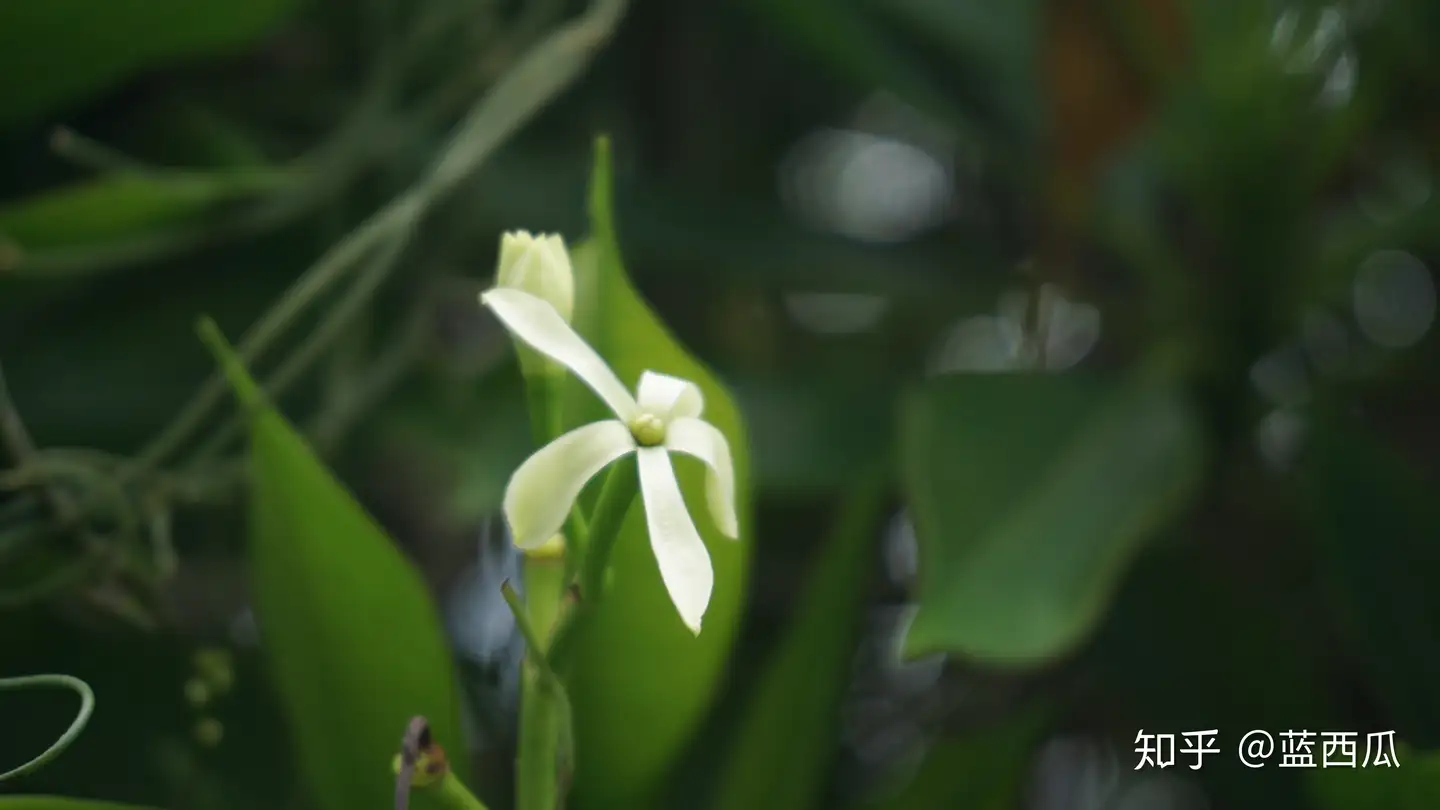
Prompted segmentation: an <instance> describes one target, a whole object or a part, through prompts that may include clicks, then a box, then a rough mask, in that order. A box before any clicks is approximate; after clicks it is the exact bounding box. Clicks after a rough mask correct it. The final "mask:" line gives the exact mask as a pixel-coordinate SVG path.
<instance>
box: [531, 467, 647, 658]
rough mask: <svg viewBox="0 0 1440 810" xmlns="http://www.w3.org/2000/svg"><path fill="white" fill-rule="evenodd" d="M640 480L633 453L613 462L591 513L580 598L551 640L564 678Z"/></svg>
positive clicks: (551, 646)
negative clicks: (577, 636) (578, 634)
mask: <svg viewBox="0 0 1440 810" xmlns="http://www.w3.org/2000/svg"><path fill="white" fill-rule="evenodd" d="M639 490H640V479H639V476H638V471H637V469H636V466H635V456H634V454H630V455H627V456H625V457H623V458H621V459H620V460H618V461H616V462H615V463H614V464H612V465H610V472H609V474H608V475H607V476H606V478H605V484H604V486H603V487H602V488H601V490H600V498H599V499H598V500H597V501H596V502H595V511H594V512H592V513H591V515H590V530H589V538H588V540H587V546H588V547H587V548H586V553H585V559H584V561H583V562H582V563H581V568H580V599H579V601H577V602H576V603H575V604H574V605H573V606H572V608H571V609H570V610H569V611H568V612H566V613H565V615H563V616H561V618H560V623H559V624H558V625H557V626H556V628H555V635H554V637H553V638H552V640H551V642H550V666H551V667H553V668H554V670H555V671H556V672H558V673H559V674H560V676H561V677H564V676H565V675H566V673H567V672H568V667H569V664H570V656H571V655H573V654H574V647H575V636H576V634H577V631H578V629H579V627H580V625H582V624H583V623H584V622H585V621H586V620H587V618H588V617H589V616H590V615H591V614H592V613H593V612H594V609H595V606H596V604H597V603H598V602H599V601H600V597H601V595H602V594H603V592H604V590H605V572H606V571H607V570H608V569H609V567H610V553H611V551H612V550H613V549H614V548H615V541H616V540H617V539H618V538H619V536H620V528H621V527H622V526H624V525H625V515H626V514H627V513H629V511H630V506H631V505H632V504H634V502H635V495H636V493H638V492H639Z"/></svg>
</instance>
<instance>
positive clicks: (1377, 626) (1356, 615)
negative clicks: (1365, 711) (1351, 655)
mask: <svg viewBox="0 0 1440 810" xmlns="http://www.w3.org/2000/svg"><path fill="white" fill-rule="evenodd" d="M1305 481H1306V484H1307V487H1308V490H1309V497H1310V502H1311V508H1312V514H1313V516H1314V519H1315V530H1316V532H1317V534H1318V538H1319V540H1320V544H1319V548H1318V553H1319V558H1320V563H1321V566H1322V570H1323V571H1324V572H1325V574H1326V575H1327V578H1328V584H1329V586H1330V589H1331V593H1332V594H1333V595H1334V599H1335V603H1336V607H1337V608H1338V610H1339V611H1340V612H1341V614H1342V619H1343V620H1344V623H1345V625H1346V629H1347V630H1348V631H1349V634H1350V636H1351V637H1352V639H1353V641H1354V643H1355V644H1356V645H1357V646H1358V647H1359V651H1360V652H1361V653H1362V659H1363V660H1364V661H1365V662H1366V664H1368V666H1369V669H1370V672H1369V674H1370V676H1371V678H1372V679H1373V682H1374V684H1375V686H1376V687H1377V688H1378V693H1379V695H1378V696H1379V697H1380V698H1381V700H1382V701H1383V702H1384V703H1385V704H1386V708H1387V709H1389V711H1390V716H1391V717H1392V718H1393V719H1394V722H1396V723H1399V724H1400V725H1399V730H1400V733H1401V735H1402V736H1404V737H1406V738H1407V739H1409V740H1411V741H1412V742H1414V743H1416V744H1417V745H1422V746H1427V747H1429V746H1433V745H1436V744H1437V742H1440V650H1437V649H1436V647H1435V639H1436V638H1437V637H1440V594H1437V593H1436V590H1435V571H1436V570H1440V545H1437V543H1436V540H1437V538H1440V501H1437V500H1436V498H1435V493H1436V492H1440V486H1437V484H1436V482H1434V481H1432V480H1427V479H1426V478H1425V477H1424V476H1422V475H1421V473H1420V472H1419V471H1418V470H1415V469H1413V468H1412V466H1411V465H1410V464H1409V462H1408V461H1407V460H1406V459H1405V458H1404V457H1403V456H1401V455H1400V454H1399V453H1397V452H1395V451H1394V450H1392V449H1390V448H1388V447H1386V446H1384V445H1382V444H1380V443H1379V442H1377V441H1376V440H1374V439H1373V438H1372V437H1371V436H1369V435H1367V434H1366V433H1363V432H1361V431H1360V430H1358V429H1357V428H1355V427H1354V426H1351V425H1347V424H1345V423H1343V422H1339V421H1337V420H1334V419H1332V418H1329V417H1324V416H1322V417H1321V418H1319V419H1317V420H1316V423H1315V425H1314V428H1313V433H1312V437H1311V444H1310V449H1309V455H1308V458H1307V459H1306V466H1305Z"/></svg>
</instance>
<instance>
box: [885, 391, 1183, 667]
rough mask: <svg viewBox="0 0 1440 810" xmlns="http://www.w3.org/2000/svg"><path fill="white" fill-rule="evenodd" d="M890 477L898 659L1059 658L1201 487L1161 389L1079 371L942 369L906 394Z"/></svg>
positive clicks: (1179, 412)
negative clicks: (904, 514)
mask: <svg viewBox="0 0 1440 810" xmlns="http://www.w3.org/2000/svg"><path fill="white" fill-rule="evenodd" d="M901 419H902V424H901V439H900V441H901V453H902V459H903V462H902V464H903V471H902V475H903V477H904V479H905V486H906V489H907V492H908V495H909V499H910V506H911V509H912V511H913V514H914V520H915V525H916V531H917V535H918V538H919V542H920V554H921V565H920V569H921V570H920V590H919V594H918V597H919V599H918V604H919V611H918V612H917V614H916V617H915V621H914V623H913V624H912V625H911V628H910V632H909V634H908V636H907V638H906V642H905V648H906V652H907V653H908V654H910V655H923V654H926V653H930V652H934V651H951V652H959V653H963V654H967V655H971V656H975V657H977V658H981V659H989V660H992V661H997V662H1005V663H1017V664H1018V663H1035V662H1039V661H1044V660H1048V659H1051V658H1053V657H1055V656H1059V655H1062V654H1065V653H1066V652H1068V651H1070V650H1071V649H1072V648H1073V647H1074V646H1075V645H1077V644H1078V643H1079V642H1081V641H1082V640H1083V639H1084V638H1085V636H1086V635H1087V634H1088V633H1089V632H1090V630H1091V629H1092V628H1093V627H1094V626H1095V624H1096V623H1097V622H1098V621H1099V620H1100V618H1101V617H1102V615H1103V614H1104V611H1105V609H1106V607H1107V605H1108V604H1109V602H1110V599H1111V597H1112V595H1113V592H1114V591H1115V589H1116V587H1117V585H1118V584H1119V581H1120V578H1121V576H1122V575H1123V574H1124V573H1125V569H1126V566H1127V565H1128V564H1129V562H1130V560H1131V559H1132V557H1133V556H1134V555H1135V553H1136V552H1137V551H1138V550H1139V549H1140V548H1141V546H1142V544H1143V543H1144V541H1145V540H1146V539H1147V538H1148V537H1149V536H1150V535H1151V533H1152V532H1154V531H1155V530H1156V529H1158V528H1160V527H1161V526H1163V525H1164V523H1165V522H1166V521H1167V520H1168V519H1170V518H1171V517H1173V516H1174V515H1175V513H1176V512H1177V510H1178V509H1180V508H1181V507H1182V506H1183V505H1184V504H1185V502H1186V500H1187V499H1188V497H1189V496H1190V495H1191V493H1192V491H1193V490H1194V489H1195V487H1196V485H1197V484H1198V483H1199V479H1200V474H1201V462H1202V450H1203V444H1202V438H1201V434H1200V431H1199V428H1198V425H1197V422H1196V420H1195V418H1194V417H1193V415H1192V414H1191V413H1190V411H1189V410H1188V408H1187V407H1186V405H1185V403H1183V402H1182V401H1180V400H1178V399H1177V398H1176V397H1175V396H1174V395H1173V394H1171V393H1169V392H1167V391H1165V390H1162V389H1158V388H1153V387H1150V386H1148V385H1140V384H1128V385H1120V386H1111V385H1106V384H1103V383H1101V382H1099V381H1096V380H1092V379H1087V378H1084V377H1080V376H1073V375H1071V376H1052V375H1030V374H1019V375H980V376H958V375H952V376H948V377H945V378H941V379H938V380H935V381H933V382H931V383H929V384H927V385H926V386H924V387H923V388H922V389H920V390H919V391H918V392H916V394H915V395H913V396H911V397H910V398H909V400H908V401H907V403H906V404H905V406H904V410H903V414H902V417H901Z"/></svg>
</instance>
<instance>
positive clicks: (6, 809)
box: [0, 796, 151, 810]
mask: <svg viewBox="0 0 1440 810" xmlns="http://www.w3.org/2000/svg"><path fill="white" fill-rule="evenodd" d="M0 810H151V808H147V807H142V806H140V805H134V804H120V803H118V802H98V801H91V800H89V799H72V798H70V797H69V796H0Z"/></svg>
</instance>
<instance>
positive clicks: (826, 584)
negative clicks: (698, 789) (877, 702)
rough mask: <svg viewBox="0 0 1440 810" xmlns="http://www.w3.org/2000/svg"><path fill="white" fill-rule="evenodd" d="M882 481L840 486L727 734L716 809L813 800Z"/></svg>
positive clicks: (792, 806)
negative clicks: (820, 538) (799, 591)
mask: <svg viewBox="0 0 1440 810" xmlns="http://www.w3.org/2000/svg"><path fill="white" fill-rule="evenodd" d="M886 480H888V476H885V477H879V476H877V477H875V479H874V480H869V481H865V482H864V483H862V484H860V485H859V486H856V487H851V488H850V490H849V491H847V493H846V497H845V498H844V501H843V505H842V508H841V509H840V512H839V515H838V516H837V518H836V521H835V530H834V536H833V537H832V538H830V541H829V542H828V543H827V544H826V545H825V547H824V549H823V552H822V556H821V558H820V560H819V561H818V562H817V563H816V564H815V568H814V571H813V572H812V573H811V581H810V584H809V585H808V586H807V588H806V590H805V592H804V594H803V595H802V596H801V597H800V599H799V600H798V603H799V610H798V612H797V614H796V616H795V618H794V619H793V620H792V622H791V624H790V627H789V629H788V630H787V631H786V633H785V636H784V637H783V638H782V639H781V641H780V644H779V648H778V650H777V651H776V653H775V655H774V657H773V659H772V660H771V662H770V664H769V666H768V668H767V669H766V671H765V673H764V675H762V676H761V680H760V682H759V684H758V685H757V686H756V689H755V692H754V695H753V697H751V699H750V703H749V707H748V708H747V709H746V712H745V717H744V719H743V721H742V723H741V725H740V728H739V731H738V733H737V734H736V736H735V738H734V740H733V741H732V742H731V750H732V751H733V752H734V753H733V754H732V755H731V757H730V760H729V762H728V763H727V765H728V767H727V770H726V771H725V773H724V775H723V776H722V779H721V782H720V788H719V791H720V795H719V798H718V800H717V801H716V804H715V806H716V807H717V808H718V809H719V810H751V808H755V807H765V808H768V810H804V809H805V808H809V807H812V806H814V805H815V802H816V800H817V799H818V798H819V794H820V791H821V790H822V789H823V788H824V785H825V775H826V773H827V770H828V766H829V764H830V761H831V759H832V757H833V756H834V753H835V749H836V746H837V740H838V739H839V733H838V732H839V728H838V727H839V722H840V701H841V698H842V697H843V696H844V693H845V686H846V685H847V683H848V682H849V676H850V666H849V664H850V657H851V655H852V654H853V652H854V648H855V635H856V631H857V621H858V619H859V617H860V611H861V609H862V608H863V607H864V605H865V603H866V601H867V600H868V598H869V590H868V589H867V588H866V587H865V586H866V583H867V581H868V578H869V576H870V573H871V572H872V570H873V568H874V561H875V556H874V553H875V540H876V537H877V533H876V523H877V519H878V517H879V516H880V510H881V509H882V508H883V507H884V496H885V486H884V482H885V481H886Z"/></svg>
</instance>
